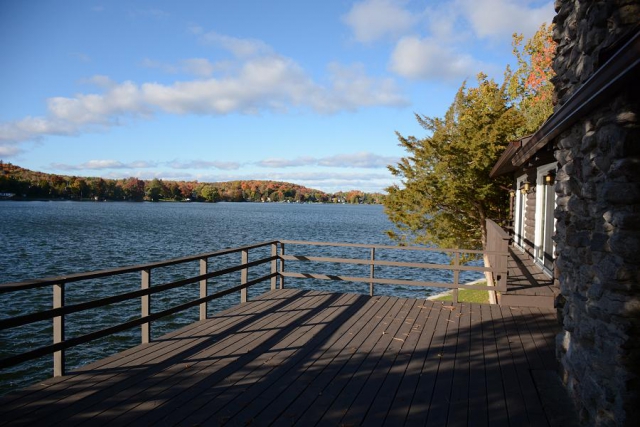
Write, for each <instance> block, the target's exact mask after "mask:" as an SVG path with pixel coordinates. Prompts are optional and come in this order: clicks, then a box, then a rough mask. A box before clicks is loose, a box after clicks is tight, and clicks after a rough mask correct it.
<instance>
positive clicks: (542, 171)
mask: <svg viewBox="0 0 640 427" xmlns="http://www.w3.org/2000/svg"><path fill="white" fill-rule="evenodd" d="M557 168H558V163H557V162H553V163H549V164H546V165H543V166H540V167H538V169H537V174H536V229H535V242H534V248H533V254H534V257H533V259H534V261H535V263H536V264H538V265H539V266H540V267H542V269H543V270H544V271H545V272H546V273H548V274H552V272H551V271H549V269H547V268H546V267H545V266H544V260H542V261H541V260H540V259H539V258H538V253H539V251H540V249H541V248H542V240H543V239H544V230H543V229H542V224H543V217H542V210H543V205H544V202H545V201H544V199H543V195H544V191H543V188H542V187H543V186H544V185H546V183H545V181H544V177H545V175H546V174H547V173H548V172H549V171H556V170H557ZM556 198H557V197H556ZM556 204H557V201H556V202H555V203H554V209H555V206H556ZM553 221H554V225H553V229H554V230H555V228H556V226H555V221H556V220H555V218H554V219H553ZM555 246H556V245H555V243H554V244H553V251H555ZM543 256H544V255H543Z"/></svg>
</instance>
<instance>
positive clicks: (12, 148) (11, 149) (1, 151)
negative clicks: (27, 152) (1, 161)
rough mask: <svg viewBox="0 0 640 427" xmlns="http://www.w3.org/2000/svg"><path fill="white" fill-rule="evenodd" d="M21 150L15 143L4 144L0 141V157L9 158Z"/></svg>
mask: <svg viewBox="0 0 640 427" xmlns="http://www.w3.org/2000/svg"><path fill="white" fill-rule="evenodd" d="M22 152H23V150H22V149H20V148H19V147H18V146H17V145H10V144H4V143H2V142H0V158H5V159H7V158H9V157H14V156H17V155H18V154H20V153H22Z"/></svg>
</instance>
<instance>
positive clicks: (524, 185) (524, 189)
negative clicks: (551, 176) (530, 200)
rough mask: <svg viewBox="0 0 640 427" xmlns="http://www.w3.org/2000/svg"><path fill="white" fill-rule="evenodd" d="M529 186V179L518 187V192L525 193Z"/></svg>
mask: <svg viewBox="0 0 640 427" xmlns="http://www.w3.org/2000/svg"><path fill="white" fill-rule="evenodd" d="M529 188H531V184H529V181H525V182H523V183H522V186H521V187H520V192H521V193H522V194H527V193H528V192H529Z"/></svg>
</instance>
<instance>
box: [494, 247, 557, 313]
mask: <svg viewBox="0 0 640 427" xmlns="http://www.w3.org/2000/svg"><path fill="white" fill-rule="evenodd" d="M507 266H508V270H509V276H508V278H507V292H506V293H502V294H498V303H499V304H500V305H502V306H510V307H540V308H554V303H555V297H556V295H557V293H558V292H557V290H556V288H555V287H554V286H553V279H552V278H551V277H549V276H548V275H547V274H546V273H544V272H543V271H542V269H541V268H540V267H539V266H538V265H537V264H535V263H534V261H533V260H532V259H531V258H530V257H529V256H528V255H527V254H526V253H522V252H520V251H518V250H514V249H513V248H509V259H508V261H507Z"/></svg>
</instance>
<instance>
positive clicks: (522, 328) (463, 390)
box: [27, 291, 572, 426]
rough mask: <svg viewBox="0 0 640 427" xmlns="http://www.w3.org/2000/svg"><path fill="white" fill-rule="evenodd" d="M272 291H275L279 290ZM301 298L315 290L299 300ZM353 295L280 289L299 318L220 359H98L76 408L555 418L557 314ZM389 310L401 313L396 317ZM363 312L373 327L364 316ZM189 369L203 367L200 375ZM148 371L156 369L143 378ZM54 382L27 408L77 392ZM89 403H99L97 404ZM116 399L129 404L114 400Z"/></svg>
mask: <svg viewBox="0 0 640 427" xmlns="http://www.w3.org/2000/svg"><path fill="white" fill-rule="evenodd" d="M278 292H286V291H278ZM271 295H273V297H274V298H277V292H276V293H272V294H271ZM270 297H271V296H270ZM305 298H308V299H309V300H310V301H311V299H312V298H317V299H318V301H317V302H316V303H315V304H312V305H311V306H309V307H306V308H303V309H301V307H303V306H304V304H301V303H300V301H301V300H304V299H305ZM350 298H351V299H349V303H348V304H347V303H343V302H342V301H346V299H345V296H344V295H339V294H325V295H322V294H320V295H319V296H318V294H317V293H316V294H315V296H312V294H311V293H310V292H308V291H298V292H296V293H295V294H293V295H291V296H290V297H287V298H285V299H283V300H282V301H279V302H278V303H277V305H276V306H274V307H273V308H271V309H269V310H268V314H274V313H277V312H279V311H282V310H285V309H287V307H289V306H291V307H290V308H292V309H294V310H296V309H300V314H299V315H298V317H296V318H295V321H293V319H292V321H291V322H289V323H287V322H283V323H281V324H275V325H272V326H271V327H272V329H273V334H271V335H269V336H266V337H265V338H264V339H263V340H261V341H259V342H254V343H253V344H252V345H251V349H250V350H249V351H247V350H246V348H239V349H238V350H236V351H235V352H234V353H231V354H229V355H227V357H229V358H231V359H232V360H231V361H230V362H229V363H227V364H226V365H224V366H223V367H222V368H221V369H220V370H215V371H211V372H207V371H205V369H206V366H207V365H209V364H211V363H212V360H213V359H212V358H210V357H207V356H204V355H203V357H201V358H198V359H195V360H191V359H189V360H188V362H185V363H189V364H190V366H188V367H184V369H178V368H179V366H178V368H174V369H173V371H171V372H167V373H166V375H164V376H163V375H157V374H159V373H160V372H161V371H162V370H164V369H168V368H169V367H170V365H172V364H174V365H176V364H177V365H180V363H182V362H181V361H184V360H185V359H186V358H187V357H189V356H193V355H196V353H197V351H200V350H202V349H203V347H204V343H202V345H197V346H193V347H191V348H187V349H185V351H183V352H181V353H179V354H177V355H176V356H175V357H174V358H172V359H170V360H167V361H162V362H159V363H158V366H154V367H150V368H148V369H144V370H139V371H138V370H131V371H130V372H129V373H128V374H125V373H123V372H122V371H118V370H116V371H110V370H108V369H107V370H103V371H101V372H100V373H101V374H104V375H107V374H116V375H117V376H118V379H117V380H116V381H113V382H112V384H110V385H109V387H107V388H104V389H102V390H99V391H97V392H95V393H93V394H91V395H90V396H88V397H86V398H85V399H83V400H82V401H80V406H78V407H73V412H75V413H76V414H82V411H87V414H86V415H79V416H78V418H76V419H75V421H91V422H97V423H102V422H107V421H113V420H114V418H115V416H116V415H120V417H119V418H117V422H122V423H136V424H138V425H141V424H145V425H150V424H163V425H164V424H166V425H173V424H180V425H196V424H203V425H205V424H210V425H220V424H227V425H249V424H256V425H261V424H269V423H270V422H271V421H274V420H279V421H280V423H281V424H292V425H293V424H296V425H311V424H315V423H316V422H320V424H330V425H378V424H380V425H381V424H383V423H384V424H386V425H413V424H416V425H417V424H420V425H424V424H428V425H430V424H434V425H435V424H442V425H447V424H448V425H466V424H468V423H469V422H470V421H473V422H475V423H477V424H480V425H482V424H490V423H491V424H493V423H504V424H510V425H526V424H530V425H536V426H538V425H539V426H542V425H560V424H559V423H558V422H557V421H558V420H557V419H555V420H553V419H549V417H548V416H547V415H546V412H545V410H546V407H547V405H551V404H552V402H548V401H545V400H544V395H545V393H540V390H538V389H537V382H536V381H537V380H536V371H540V372H543V371H544V372H549V371H552V370H554V369H555V359H554V357H553V342H554V340H553V336H554V332H555V328H556V327H557V325H556V324H555V323H554V322H553V320H551V319H550V318H549V315H548V314H544V313H542V312H539V311H537V312H536V311H529V310H525V311H520V310H514V309H508V308H500V307H496V306H488V305H487V306H480V305H465V304H453V305H447V306H445V305H442V304H440V303H429V304H428V305H427V303H426V302H424V301H421V300H397V301H394V300H392V299H387V302H386V303H385V304H386V305H384V306H383V307H382V308H379V309H378V310H379V311H378V312H375V313H373V312H372V313H369V310H373V309H372V308H371V306H372V304H371V303H372V302H373V300H375V298H372V297H368V296H364V295H353V296H351V297H350ZM376 298H377V297H376ZM258 303H259V300H256V301H251V302H249V305H251V304H258ZM380 304H382V302H381V303H380ZM374 305H375V304H374ZM331 310H333V313H334V314H333V315H332V314H329V312H330V311H331ZM285 311H286V310H285ZM367 313H369V314H367ZM391 313H392V314H393V315H394V316H395V318H398V319H400V320H399V321H398V322H397V323H396V324H393V322H392V321H391V320H390V319H391V316H390V314H391ZM264 314H265V313H255V314H252V315H250V316H249V317H248V318H247V319H246V320H245V321H243V322H242V326H240V324H238V325H237V326H234V327H233V328H232V330H230V331H229V332H234V333H237V332H240V331H241V330H243V329H246V327H248V326H250V325H251V324H252V323H253V322H259V321H260V319H261V318H263V316H264ZM376 314H378V317H379V318H377V317H376ZM408 319H412V321H411V324H406V322H407V321H408ZM365 321H368V322H369V325H368V329H367V330H366V331H364V330H363V328H359V327H358V326H359V325H360V326H361V324H360V323H358V322H365ZM385 321H388V325H385V324H384V322H385ZM308 323H310V324H312V325H314V326H315V329H314V333H307V334H305V333H303V332H302V333H301V332H298V335H299V341H300V342H298V341H293V342H291V335H292V334H294V333H295V331H296V330H297V329H299V328H301V326H303V325H305V324H308ZM392 324H393V325H392ZM417 324H420V325H422V326H421V328H420V334H419V338H416V339H415V340H413V341H411V340H409V339H406V337H405V336H403V335H402V333H403V332H407V331H408V332H410V331H411V330H413V326H412V325H417ZM252 329H257V328H252ZM385 331H386V333H384V332H385ZM349 333H352V335H351V336H349V335H347V334H349ZM399 337H402V338H400V339H399ZM168 339H171V338H168ZM212 340H213V339H211V340H207V342H208V343H209V344H210V343H211V342H212ZM338 341H340V343H341V344H340V346H336V345H335V343H336V342H338ZM367 342H368V344H366V343H367ZM293 343H297V345H295V346H294V345H292V344H293ZM367 349H368V350H369V351H366V350H367ZM265 354H268V355H269V356H268V357H266V356H265ZM272 360H276V361H277V363H275V362H273V363H272V362H271V361H272ZM256 361H258V363H256ZM194 370H199V371H198V372H199V373H201V374H199V375H198V376H197V380H196V381H195V382H194V380H193V378H194V374H193V371H194ZM92 372H93V371H92ZM123 374H125V375H123ZM152 374H156V376H157V378H156V380H157V381H154V382H152V383H149V382H148V381H147V382H144V381H143V380H144V378H146V377H147V376H149V375H152ZM136 384H140V385H139V387H136ZM156 386H157V387H158V388H154V387H156ZM54 391H55V390H52V393H53V392H54ZM71 391H72V390H69V393H70V392H71ZM73 391H74V392H77V391H78V390H77V389H75V390H73ZM60 392H63V391H58V392H57V393H60ZM57 393H56V396H55V401H54V402H47V401H46V400H43V401H42V402H41V403H39V405H40V406H36V407H32V408H31V410H32V411H45V412H46V413H48V414H50V417H51V418H47V420H48V421H49V422H52V421H55V420H57V418H56V416H57V414H59V416H60V417H62V416H64V414H65V411H67V413H68V411H69V410H70V408H71V406H70V405H71V404H70V402H68V401H65V400H64V397H65V396H64V394H63V395H60V394H57ZM540 396H542V398H543V400H540ZM61 397H62V399H61ZM149 400H151V401H153V402H154V403H153V406H154V409H153V410H149V406H148V402H149ZM94 405H95V406H96V408H99V410H98V409H96V410H95V411H94V412H92V411H90V409H91V408H92V407H93V406H94ZM119 405H125V406H126V407H127V408H128V410H127V411H125V412H118V411H120V409H118V407H119ZM145 405H146V406H145ZM145 408H146V409H145ZM565 414H566V416H567V417H568V418H567V419H568V421H567V420H562V421H563V422H566V423H567V424H565V425H572V424H571V422H570V421H571V418H570V416H571V411H570V410H569V408H567V409H566V410H565ZM85 416H86V418H84V417H85ZM91 417H93V418H91ZM27 418H28V417H27Z"/></svg>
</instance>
